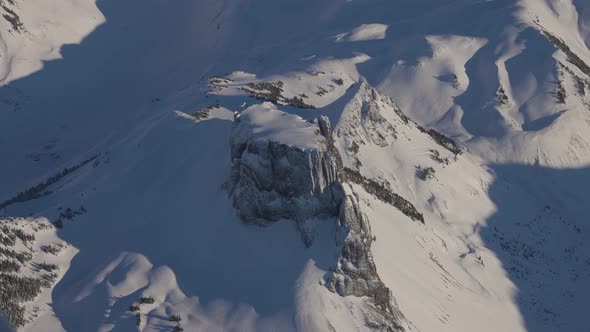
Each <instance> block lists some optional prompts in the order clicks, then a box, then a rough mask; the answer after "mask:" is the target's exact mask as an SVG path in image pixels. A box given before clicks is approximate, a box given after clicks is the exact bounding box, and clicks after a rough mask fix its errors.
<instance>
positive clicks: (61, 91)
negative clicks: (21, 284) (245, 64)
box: [0, 0, 336, 331]
mask: <svg viewBox="0 0 590 332" xmlns="http://www.w3.org/2000/svg"><path fill="white" fill-rule="evenodd" d="M98 6H99V9H100V11H101V12H102V13H103V15H104V16H105V17H106V23H104V24H103V25H101V26H99V27H98V28H97V29H96V30H95V31H94V32H93V33H91V34H90V35H89V36H88V37H87V38H86V39H85V40H84V41H83V42H82V43H81V44H80V45H71V46H65V47H63V49H62V52H61V53H62V55H63V57H64V59H63V60H57V61H51V62H47V63H45V67H44V68H43V69H42V70H41V71H39V72H37V73H34V74H32V75H30V76H28V77H25V78H22V79H19V80H17V81H14V82H12V83H10V85H9V86H6V87H1V88H0V99H2V100H4V99H10V100H11V103H9V104H5V103H0V111H1V112H0V152H1V154H2V155H3V156H4V157H5V159H4V160H3V162H2V166H1V169H2V172H0V174H1V175H0V183H2V188H0V197H1V198H4V197H10V196H12V195H13V194H14V193H17V192H19V191H22V190H23V189H24V188H28V187H30V186H32V185H35V184H36V183H39V182H41V181H42V180H43V179H45V178H47V176H48V175H52V174H53V173H55V171H54V170H55V169H60V168H62V167H63V166H67V165H70V164H73V163H74V162H75V161H77V160H78V159H80V156H84V155H86V154H88V153H93V150H99V151H102V149H103V148H105V147H108V148H109V149H111V147H112V144H113V143H120V142H121V140H122V139H123V138H125V135H126V133H127V132H128V130H129V129H135V128H136V127H137V126H138V125H137V124H138V123H141V122H142V121H144V120H145V119H146V118H149V117H151V116H152V115H154V114H156V115H157V113H158V112H162V110H166V111H168V109H167V108H169V107H168V105H165V104H163V103H164V102H160V101H159V100H158V99H159V98H161V97H165V96H169V95H172V94H174V93H175V92H177V91H179V90H181V89H183V88H186V86H187V85H188V84H192V83H194V82H196V81H198V80H199V79H200V78H201V76H203V75H206V73H208V71H210V70H212V69H211V67H209V66H210V64H211V63H216V60H217V58H216V56H218V55H219V54H218V51H219V50H220V49H221V48H222V47H221V45H220V43H222V40H223V38H220V37H219V35H218V34H220V33H224V31H225V30H224V28H223V27H221V28H218V23H217V22H216V20H219V19H221V18H223V16H224V15H221V16H216V15H217V14H219V11H218V10H217V9H219V8H218V7H223V1H218V0H206V1H192V0H180V1H178V2H175V3H174V4H173V5H172V4H170V3H168V2H162V1H140V0H130V1H113V0H109V1H100V2H99V3H98ZM208 6H210V7H212V8H214V9H215V10H213V11H212V12H213V14H215V15H210V16H211V17H209V16H207V11H205V10H204V8H207V7H208ZM219 67H224V66H222V65H219ZM213 72H215V73H217V72H218V71H217V70H215V71H213ZM15 91H16V92H15ZM17 103H18V104H19V105H20V106H19V109H18V110H16V111H15V110H14V107H13V106H14V105H15V104H17ZM165 121H168V122H166V125H164V127H163V128H160V127H159V128H160V129H159V131H158V132H157V133H156V134H155V135H156V136H157V137H153V136H148V137H147V138H146V140H147V141H145V140H142V139H143V138H145V137H143V136H142V135H143V134H144V129H145V131H147V132H149V131H150V130H152V129H153V127H150V125H147V126H145V128H143V127H141V126H140V127H141V128H140V130H137V131H138V133H137V135H135V136H133V135H130V136H131V137H130V138H129V137H128V138H125V140H126V143H125V144H126V145H124V149H123V148H119V149H118V150H117V149H116V148H115V150H113V151H109V152H111V160H112V161H111V162H110V164H108V165H107V164H104V163H103V164H101V165H100V166H98V167H97V168H95V169H92V168H91V166H88V167H85V168H84V169H80V170H79V171H77V172H76V174H72V176H71V177H68V178H67V179H64V181H62V182H60V183H59V184H56V186H55V187H59V190H56V188H51V189H53V190H54V193H53V194H51V195H48V196H46V197H43V198H41V199H38V200H34V201H30V202H26V203H23V204H16V205H15V206H11V207H9V208H8V209H7V211H4V212H5V213H6V214H7V215H12V216H26V215H29V214H34V215H37V216H44V217H48V218H49V219H53V217H55V214H56V211H57V208H58V207H59V206H66V207H69V206H74V205H76V206H79V205H80V204H84V206H85V208H86V209H88V211H89V212H88V213H87V214H85V215H84V216H82V217H79V218H77V219H76V220H75V221H73V222H68V223H66V225H65V227H64V229H63V230H62V231H60V236H61V237H62V238H63V239H64V240H65V241H67V242H69V243H71V244H72V245H73V246H75V247H76V248H78V249H79V250H80V253H79V254H78V255H76V256H75V258H74V259H73V261H72V265H71V267H70V269H69V270H68V272H67V274H66V275H65V277H64V279H63V280H62V281H60V283H59V284H58V285H57V287H56V288H55V289H54V293H53V299H54V303H55V308H54V309H55V312H56V315H57V316H58V317H59V318H60V319H61V321H62V324H63V325H64V327H65V328H66V329H67V330H68V331H81V330H85V329H83V328H81V325H80V324H81V322H82V321H84V324H89V325H84V326H85V327H88V328H89V330H96V328H97V327H98V324H100V323H101V322H105V321H106V320H105V318H104V313H105V310H106V309H107V308H108V303H107V301H106V297H103V295H105V294H106V293H104V289H99V290H98V291H97V292H96V293H94V295H92V297H91V298H88V300H87V301H88V302H87V303H88V304H87V305H88V306H89V307H88V308H93V310H89V311H90V312H86V311H84V313H85V314H84V315H83V316H82V315H81V314H80V312H79V311H76V310H73V309H74V308H76V307H77V306H81V307H83V305H85V304H84V303H72V302H67V300H68V299H71V298H70V296H71V292H72V289H76V287H78V286H79V285H80V281H81V280H85V278H87V277H88V276H89V275H92V273H95V272H96V269H97V268H100V267H101V263H102V264H104V263H108V261H109V259H111V258H112V257H115V256H116V255H117V254H118V253H120V252H122V251H128V252H138V253H141V254H143V255H145V256H146V257H148V259H149V260H150V261H151V263H152V264H154V266H161V265H167V266H169V267H170V268H171V269H172V270H173V271H174V272H175V274H176V278H177V280H178V283H179V286H180V289H181V290H183V291H184V292H185V293H186V294H187V295H188V296H197V297H199V300H200V301H201V303H202V304H203V305H204V306H206V305H207V304H208V303H211V302H212V301H214V300H216V299H220V298H221V299H225V300H228V301H231V302H232V303H234V304H240V303H247V304H250V305H252V306H253V307H254V309H255V310H256V311H257V312H258V313H259V314H261V315H264V316H266V315H273V314H275V313H277V312H283V311H290V310H291V309H292V307H293V301H294V285H295V282H296V279H297V277H298V276H299V275H300V273H301V271H302V269H303V267H304V266H305V264H306V263H307V262H308V261H309V259H313V260H314V261H316V262H317V265H318V266H320V267H322V268H327V266H328V265H330V266H331V265H334V262H333V260H335V259H336V253H335V252H333V250H330V248H331V249H334V248H335V246H334V237H333V236H329V235H327V236H325V237H322V238H323V239H324V240H325V245H328V244H329V245H330V248H326V247H322V245H321V244H320V243H318V244H317V246H314V248H312V249H311V250H308V249H306V248H305V246H304V244H303V243H302V241H301V239H300V236H299V235H298V234H297V231H296V228H295V225H294V224H293V223H292V222H289V221H285V222H278V223H277V225H276V227H275V226H273V227H268V228H265V229H261V228H259V227H252V226H246V225H243V224H242V223H241V221H240V220H239V219H238V218H237V217H236V215H235V211H234V209H233V207H232V205H231V203H230V202H229V200H228V199H227V193H226V192H224V191H223V190H222V189H221V187H222V184H223V182H224V181H225V180H226V178H227V176H228V175H229V164H230V161H229V158H230V152H229V131H230V127H231V122H228V121H221V120H208V121H204V122H200V123H197V124H194V125H190V124H187V123H192V122H190V121H187V120H184V119H173V120H170V119H168V120H165ZM157 126H159V124H157ZM15 128H17V129H18V130H15ZM30 133H35V134H34V135H33V134H30ZM105 140H106V142H104V141H105ZM134 140H137V142H133V141H134ZM14 142H19V144H14ZM48 142H53V143H54V144H53V147H52V149H53V150H52V151H55V152H56V153H58V154H59V156H60V157H59V158H55V159H52V158H46V159H43V158H41V159H40V160H39V161H36V162H35V161H31V160H27V159H26V154H27V153H28V152H29V151H33V152H35V151H37V150H42V149H43V146H46V145H47V143H48ZM103 143H104V144H103ZM136 145H137V146H136ZM145 149H148V151H147V152H146V150H145ZM89 151H92V152H89ZM130 151H132V152H130ZM115 165H117V166H115ZM224 166H227V167H224ZM117 167H120V168H117ZM35 179H37V180H35ZM28 181H30V182H31V183H27V182H28ZM333 227H335V223H332V222H329V221H328V222H326V224H325V225H323V226H322V227H321V228H323V230H322V231H326V232H327V234H333V231H334V230H333V229H331V228H333ZM328 260H332V261H331V262H329V264H328ZM97 264H98V265H97ZM78 290H79V289H78ZM98 295H101V296H98ZM123 309H125V308H124V306H117V307H116V308H113V310H123Z"/></svg>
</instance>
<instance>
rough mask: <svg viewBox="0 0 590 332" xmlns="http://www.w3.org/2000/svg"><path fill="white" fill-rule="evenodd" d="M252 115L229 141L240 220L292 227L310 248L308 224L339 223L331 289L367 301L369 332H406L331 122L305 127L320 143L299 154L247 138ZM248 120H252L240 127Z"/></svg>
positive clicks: (298, 149) (276, 143)
mask: <svg viewBox="0 0 590 332" xmlns="http://www.w3.org/2000/svg"><path fill="white" fill-rule="evenodd" d="M251 112H252V111H250V112H244V114H243V115H242V116H241V117H237V118H236V122H235V127H234V134H233V135H232V139H231V147H232V149H231V151H232V174H231V177H230V181H229V183H228V184H229V189H230V192H231V194H232V197H233V204H234V207H235V208H236V209H237V211H238V213H239V215H240V217H241V218H242V220H243V221H244V222H246V223H255V224H258V225H262V226H264V225H269V224H271V223H273V222H276V221H278V220H280V219H294V220H296V221H297V224H298V226H299V230H300V231H301V234H302V237H303V240H304V242H305V243H306V245H308V246H310V245H311V244H312V241H313V233H312V232H310V231H309V228H308V223H309V222H311V221H312V220H315V219H319V218H334V217H336V218H337V219H338V223H339V229H338V233H337V237H336V245H337V247H338V250H339V251H340V256H339V257H338V259H337V262H335V266H334V270H333V271H332V272H330V273H329V274H328V275H327V276H326V279H327V282H326V286H327V287H328V289H330V290H331V291H333V292H335V293H337V294H339V295H341V296H348V295H353V296H357V297H368V298H369V299H370V301H367V325H368V326H370V327H371V328H374V329H377V330H383V331H399V330H403V328H402V327H401V323H400V322H401V319H402V318H403V316H402V315H401V313H400V312H399V310H398V309H397V308H395V306H394V304H393V300H392V296H391V292H390V291H389V289H388V288H387V287H386V286H385V285H384V284H383V282H382V281H381V279H380V278H379V276H378V274H377V270H376V267H375V263H374V262H373V257H372V255H371V251H370V247H371V242H372V235H371V229H370V225H369V222H368V220H367V217H366V216H365V215H364V214H363V213H362V212H361V211H360V208H359V205H358V203H357V200H356V198H355V197H354V195H353V194H351V190H350V189H346V187H345V179H346V176H345V174H344V169H343V166H342V160H341V157H340V154H339V152H338V149H337V148H336V147H335V146H334V142H333V139H332V131H331V128H330V123H329V121H328V119H327V118H325V117H320V118H318V119H316V120H315V121H314V123H306V124H307V125H305V126H303V124H301V125H302V128H304V129H308V126H315V128H316V130H315V132H314V135H316V136H317V137H315V139H313V140H311V141H313V142H315V144H313V145H306V146H305V145H304V146H302V145H301V144H286V143H283V142H279V141H274V140H273V139H272V138H269V137H268V135H265V136H264V137H261V135H257V134H256V130H255V129H252V131H251V132H249V133H248V132H247V131H248V129H247V128H244V126H250V127H253V128H255V127H256V126H255V124H254V125H253V123H252V122H253V120H252V119H253V118H255V116H254V115H253V114H250V113H251ZM243 117H248V118H246V119H245V120H244V121H243V119H242V118H243ZM299 120H300V121H303V120H301V119H299ZM245 131H246V133H245ZM290 143H293V142H290Z"/></svg>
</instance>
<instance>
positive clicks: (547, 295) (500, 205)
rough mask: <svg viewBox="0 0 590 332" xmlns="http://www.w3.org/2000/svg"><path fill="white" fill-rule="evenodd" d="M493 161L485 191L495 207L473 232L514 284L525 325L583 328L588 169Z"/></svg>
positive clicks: (589, 256) (589, 264)
mask: <svg viewBox="0 0 590 332" xmlns="http://www.w3.org/2000/svg"><path fill="white" fill-rule="evenodd" d="M493 168H494V170H495V173H496V175H497V178H496V181H495V182H494V183H493V184H492V186H491V187H490V190H489V195H490V197H491V199H492V200H493V201H494V203H495V204H496V206H497V212H496V213H495V214H494V215H493V216H492V217H490V218H489V220H487V222H486V225H487V226H485V227H483V228H481V229H480V230H479V232H480V235H481V237H482V239H483V240H484V242H485V244H486V247H488V248H489V249H491V250H492V251H494V253H495V254H496V256H497V257H498V258H499V259H500V260H501V262H502V264H503V266H504V269H505V270H506V272H507V274H508V276H509V277H510V279H511V280H512V282H513V283H514V284H515V286H516V288H517V293H516V294H515V301H516V303H517V304H518V307H519V309H520V312H521V314H522V317H523V320H524V323H525V325H526V328H527V330H528V331H531V332H533V331H534V332H543V331H547V332H557V331H583V330H586V328H587V315H588V313H587V309H586V308H587V303H588V298H590V244H589V243H590V241H588V239H589V235H590V224H589V223H588V210H587V209H588V206H590V198H589V197H588V195H587V188H586V187H587V184H588V183H590V169H589V168H584V169H572V170H558V169H551V168H545V167H540V166H523V165H496V166H494V167H493ZM484 263H485V262H484ZM499 319H501V318H499Z"/></svg>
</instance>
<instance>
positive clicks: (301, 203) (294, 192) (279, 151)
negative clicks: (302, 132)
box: [230, 111, 342, 246]
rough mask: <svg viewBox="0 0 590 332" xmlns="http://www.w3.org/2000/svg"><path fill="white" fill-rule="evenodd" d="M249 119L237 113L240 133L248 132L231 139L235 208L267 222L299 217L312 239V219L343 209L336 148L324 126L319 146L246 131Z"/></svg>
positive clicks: (250, 218)
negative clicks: (325, 134)
mask: <svg viewBox="0 0 590 332" xmlns="http://www.w3.org/2000/svg"><path fill="white" fill-rule="evenodd" d="M276 112H279V111H276ZM246 116H247V115H246ZM301 121H303V120H301ZM248 125H249V124H244V123H242V120H241V119H240V118H238V119H236V123H235V128H234V133H237V132H242V134H235V135H233V136H232V139H231V147H232V148H231V153H232V175H231V179H230V187H231V191H232V194H233V203H234V206H235V208H236V209H237V210H238V213H239V214H240V217H241V218H242V220H243V221H244V222H246V223H254V224H258V225H261V226H265V225H268V224H270V223H273V222H276V221H278V220H280V219H294V220H296V221H297V224H298V227H299V230H300V231H301V234H302V237H303V240H304V241H305V244H306V245H307V246H309V245H311V242H312V240H313V234H312V233H311V232H308V231H307V228H306V222H307V221H308V220H310V219H314V218H329V217H333V216H336V215H338V209H339V204H340V201H341V200H342V198H341V196H342V187H341V185H340V182H339V168H340V167H338V165H337V162H336V160H337V159H338V158H335V156H334V153H335V150H333V149H329V148H327V146H326V139H325V138H324V137H323V136H321V135H320V132H319V130H317V131H316V132H315V135H317V138H316V140H317V142H318V143H319V144H318V145H317V146H315V147H301V146H296V145H288V144H285V143H281V142H277V141H271V140H269V139H268V138H259V137H256V136H255V135H251V134H245V135H244V134H243V131H244V130H247V129H245V128H240V127H241V126H248ZM308 125H309V126H316V125H315V124H311V123H308ZM318 129H319V128H318ZM336 153H337V152H336Z"/></svg>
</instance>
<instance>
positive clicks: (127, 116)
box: [0, 0, 224, 198]
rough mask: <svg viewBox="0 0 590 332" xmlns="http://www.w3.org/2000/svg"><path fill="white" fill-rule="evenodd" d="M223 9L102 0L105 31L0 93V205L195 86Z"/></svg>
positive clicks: (187, 0)
mask: <svg viewBox="0 0 590 332" xmlns="http://www.w3.org/2000/svg"><path fill="white" fill-rule="evenodd" d="M223 2H224V1H217V0H203V1H191V0H180V1H177V2H175V3H174V5H171V4H169V3H167V2H162V1H155V0H148V1H140V0H129V1H113V0H99V1H98V4H97V5H98V7H99V10H100V11H101V12H102V13H103V15H104V16H105V17H106V22H105V23H103V24H102V25H100V26H98V27H97V28H96V29H95V30H94V31H93V32H92V33H90V35H88V36H87V37H86V38H85V39H84V40H83V41H82V42H81V43H80V44H79V45H66V46H64V47H62V49H61V54H62V56H63V59H61V60H55V61H49V62H45V63H44V67H43V69H41V70H40V71H38V72H36V73H33V74H31V75H30V76H27V77H24V78H21V79H18V80H16V81H13V82H11V83H9V85H8V86H1V87H0V153H1V154H2V156H3V159H4V160H3V163H2V172H0V183H2V188H1V191H0V198H4V197H5V196H9V195H10V194H11V193H14V192H15V191H16V190H18V189H19V188H22V187H23V186H26V185H27V183H26V181H34V180H33V179H34V178H35V177H43V176H44V174H45V175H46V173H47V172H51V171H52V170H54V169H56V168H57V167H59V166H63V165H64V164H65V163H68V161H71V160H72V158H79V155H80V154H83V153H87V151H88V150H90V149H93V148H95V147H96V145H97V144H100V143H101V142H102V141H103V140H105V139H106V138H108V137H109V135H110V134H112V133H116V132H117V131H118V130H120V129H121V128H125V127H126V126H129V124H130V123H132V122H134V121H136V120H137V118H138V117H140V116H145V114H142V113H145V112H149V111H151V110H153V109H154V106H156V105H154V103H152V100H154V99H155V98H158V97H162V96H168V95H170V94H171V93H173V92H176V91H178V90H179V89H180V88H184V87H186V85H187V84H189V83H191V82H195V81H197V80H198V79H199V78H200V77H201V76H202V75H203V74H204V73H205V72H206V71H207V70H209V68H208V67H207V66H208V64H210V63H213V62H214V61H213V60H212V59H215V55H216V54H217V52H218V51H219V49H220V45H219V44H220V42H219V41H218V40H217V38H218V37H219V36H220V34H223V33H224V32H222V31H218V30H216V28H215V23H214V21H212V17H213V16H214V14H217V10H218V7H222V5H223ZM210 16H211V17H210ZM221 18H223V15H222V17H221ZM221 39H222V38H221ZM160 107H161V106H160ZM15 129H16V130H15ZM14 142H18V144H14ZM46 147H47V149H46ZM30 156H34V158H31V157H30ZM33 159H34V160H33Z"/></svg>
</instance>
